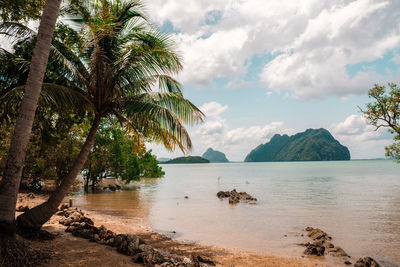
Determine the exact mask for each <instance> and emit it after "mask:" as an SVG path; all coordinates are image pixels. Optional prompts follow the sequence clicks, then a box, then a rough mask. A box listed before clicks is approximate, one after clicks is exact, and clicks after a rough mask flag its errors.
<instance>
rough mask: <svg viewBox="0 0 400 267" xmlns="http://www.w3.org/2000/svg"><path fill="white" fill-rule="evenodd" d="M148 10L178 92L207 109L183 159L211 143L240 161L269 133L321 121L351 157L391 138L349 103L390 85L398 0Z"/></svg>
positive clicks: (398, 60)
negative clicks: (171, 53) (174, 57)
mask: <svg viewBox="0 0 400 267" xmlns="http://www.w3.org/2000/svg"><path fill="white" fill-rule="evenodd" d="M147 10H148V12H149V14H150V15H151V17H152V19H153V21H154V22H155V23H156V24H157V25H159V26H160V27H161V28H162V29H163V30H164V31H166V32H169V33H171V34H173V35H174V38H175V40H176V41H177V43H178V44H179V50H180V51H181V53H182V56H183V58H184V67H185V69H184V71H183V72H182V74H181V75H180V77H179V79H180V81H181V82H182V83H183V84H184V88H185V95H186V96H187V97H188V98H189V99H190V100H192V101H193V102H194V103H195V104H196V105H198V106H199V107H201V109H202V110H203V111H204V112H205V114H206V115H207V119H206V121H205V122H204V123H203V124H201V125H198V126H196V127H193V128H191V129H190V133H191V136H192V139H193V142H194V149H193V151H192V155H201V154H202V153H203V152H204V151H205V150H206V149H207V148H208V147H212V148H214V149H218V150H220V151H222V152H224V153H226V155H227V157H228V158H229V159H230V160H235V161H241V160H243V159H244V157H245V156H246V154H247V153H248V152H249V151H250V150H251V149H252V148H254V147H255V146H257V145H258V144H261V143H265V142H267V141H268V140H269V139H270V138H271V137H272V136H273V135H274V134H276V133H287V134H293V133H296V132H300V131H304V130H306V129H307V128H321V127H324V128H327V129H328V130H330V131H331V133H332V134H333V135H334V137H335V138H337V139H338V140H339V141H340V142H341V143H342V144H344V145H346V146H348V147H349V149H350V152H351V155H352V158H354V159H357V158H377V157H383V156H384V146H385V145H387V144H389V143H390V142H391V136H390V135H389V134H388V133H386V131H379V132H376V131H374V128H373V127H371V126H369V125H368V124H367V123H366V121H365V120H364V119H363V117H362V116H361V113H360V112H359V108H358V107H363V106H365V104H366V103H367V102H368V101H369V99H368V97H367V92H368V89H369V88H371V87H372V86H373V85H374V84H375V83H380V84H385V83H387V82H398V81H399V71H400V23H399V22H400V14H399V13H400V1H396V0H393V1H390V0H323V1H322V0H303V1H292V0H279V1H277V0H148V1H147ZM150 147H151V148H152V149H153V151H154V152H155V154H156V155H157V156H159V157H174V156H177V155H181V154H180V153H179V152H178V153H175V154H169V153H168V152H166V151H165V150H164V149H162V148H161V147H159V146H154V145H151V146H150Z"/></svg>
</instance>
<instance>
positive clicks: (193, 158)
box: [160, 156, 210, 164]
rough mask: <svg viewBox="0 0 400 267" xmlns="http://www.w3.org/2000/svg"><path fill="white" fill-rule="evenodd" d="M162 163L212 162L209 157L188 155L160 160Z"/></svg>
mask: <svg viewBox="0 0 400 267" xmlns="http://www.w3.org/2000/svg"><path fill="white" fill-rule="evenodd" d="M160 163H162V164H182V163H210V161H209V160H208V159H205V158H202V157H199V156H187V157H179V158H175V159H171V160H168V161H165V162H160Z"/></svg>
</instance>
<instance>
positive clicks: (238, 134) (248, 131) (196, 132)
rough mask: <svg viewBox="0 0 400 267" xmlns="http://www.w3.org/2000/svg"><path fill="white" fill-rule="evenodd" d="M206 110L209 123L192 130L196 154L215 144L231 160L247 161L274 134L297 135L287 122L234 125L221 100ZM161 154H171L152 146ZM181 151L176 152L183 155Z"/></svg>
mask: <svg viewBox="0 0 400 267" xmlns="http://www.w3.org/2000/svg"><path fill="white" fill-rule="evenodd" d="M200 109H201V110H202V111H203V112H204V113H206V115H208V116H207V118H206V120H205V122H204V123H203V124H201V125H199V126H197V127H195V128H193V129H191V130H190V136H191V138H192V140H193V144H194V150H193V152H192V154H193V155H202V154H203V153H204V151H205V150H206V149H207V148H209V147H212V148H213V149H216V150H220V151H222V152H224V153H225V154H226V156H227V157H228V159H229V160H233V161H243V160H244V158H245V156H246V155H247V154H248V153H249V152H250V151H251V150H252V149H254V148H255V147H256V146H258V145H259V144H262V143H266V142H268V141H269V139H270V138H271V137H272V136H273V135H274V134H277V133H279V134H283V133H286V134H293V133H295V131H294V130H293V129H288V128H285V126H284V123H283V122H271V123H269V124H265V125H254V126H251V127H248V128H242V127H240V128H232V127H231V126H230V125H229V124H228V123H227V121H226V120H225V119H224V118H223V116H222V114H223V112H224V111H226V110H227V109H228V106H226V105H222V104H220V103H218V102H209V103H206V104H204V105H202V106H201V107H200ZM149 147H150V148H152V149H153V150H154V152H155V153H156V154H157V155H158V156H160V157H164V156H168V154H167V153H166V151H165V150H163V149H162V148H160V147H158V146H154V145H151V146H149ZM180 155H181V153H179V152H177V153H175V154H173V155H172V157H174V156H180Z"/></svg>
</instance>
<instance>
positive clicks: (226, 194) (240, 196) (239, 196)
mask: <svg viewBox="0 0 400 267" xmlns="http://www.w3.org/2000/svg"><path fill="white" fill-rule="evenodd" d="M217 197H218V198H229V204H236V203H239V202H240V201H244V202H247V203H249V204H256V201H257V198H255V197H252V196H250V195H249V194H247V193H246V192H237V191H236V189H233V190H232V191H219V192H218V193H217Z"/></svg>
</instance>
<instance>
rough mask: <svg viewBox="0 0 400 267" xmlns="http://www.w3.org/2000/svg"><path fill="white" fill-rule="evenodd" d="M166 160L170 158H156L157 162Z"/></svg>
mask: <svg viewBox="0 0 400 267" xmlns="http://www.w3.org/2000/svg"><path fill="white" fill-rule="evenodd" d="M168 160H171V159H170V158H157V161H158V162H166V161H168Z"/></svg>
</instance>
